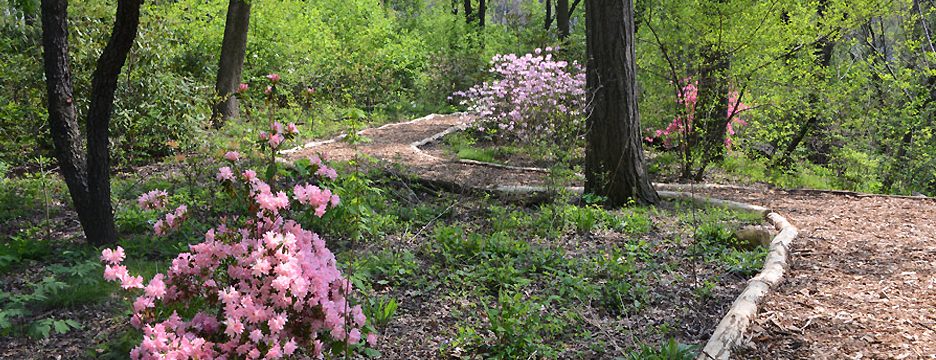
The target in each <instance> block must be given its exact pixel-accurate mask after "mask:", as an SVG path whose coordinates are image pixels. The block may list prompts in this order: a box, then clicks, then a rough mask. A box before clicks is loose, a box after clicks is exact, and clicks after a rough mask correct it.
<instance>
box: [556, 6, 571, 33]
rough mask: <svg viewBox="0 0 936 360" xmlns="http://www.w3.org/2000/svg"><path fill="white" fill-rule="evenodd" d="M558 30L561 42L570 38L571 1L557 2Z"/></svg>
mask: <svg viewBox="0 0 936 360" xmlns="http://www.w3.org/2000/svg"><path fill="white" fill-rule="evenodd" d="M556 30H558V32H559V40H563V41H564V40H565V39H566V38H568V37H569V0H556Z"/></svg>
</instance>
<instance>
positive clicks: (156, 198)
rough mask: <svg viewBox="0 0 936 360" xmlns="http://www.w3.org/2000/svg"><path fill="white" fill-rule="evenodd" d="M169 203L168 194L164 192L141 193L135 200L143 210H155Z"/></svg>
mask: <svg viewBox="0 0 936 360" xmlns="http://www.w3.org/2000/svg"><path fill="white" fill-rule="evenodd" d="M168 202H169V193H167V192H166V191H165V190H159V189H156V190H153V191H150V192H146V193H143V194H142V195H140V197H138V198H137V204H139V205H140V208H142V209H143V210H157V209H162V208H164V207H166V204H167V203H168Z"/></svg>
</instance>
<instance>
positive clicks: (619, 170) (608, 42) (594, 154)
mask: <svg viewBox="0 0 936 360" xmlns="http://www.w3.org/2000/svg"><path fill="white" fill-rule="evenodd" d="M633 10H634V6H633V3H632V0H587V2H586V4H585V29H586V33H587V41H586V43H587V51H588V66H587V81H586V82H587V86H588V91H589V93H590V94H591V96H593V98H592V108H591V109H590V110H591V111H590V113H589V116H588V120H587V126H588V133H587V135H586V137H587V146H586V151H585V191H586V192H587V193H593V194H596V195H601V196H606V197H607V198H608V203H609V205H611V206H619V205H623V204H626V203H627V201H628V200H629V199H634V200H637V201H638V202H640V203H644V204H652V203H657V202H659V200H660V198H659V195H657V193H656V190H654V189H653V186H652V185H651V184H650V178H649V176H648V175H647V168H646V164H645V163H644V158H643V148H642V147H641V142H640V116H639V113H638V111H637V74H636V73H637V66H636V62H635V60H636V59H635V53H634V12H633Z"/></svg>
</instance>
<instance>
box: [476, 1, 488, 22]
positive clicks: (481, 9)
mask: <svg viewBox="0 0 936 360" xmlns="http://www.w3.org/2000/svg"><path fill="white" fill-rule="evenodd" d="M486 17H487V1H486V0H479V1H478V27H479V28H481V29H484V20H485V18H486Z"/></svg>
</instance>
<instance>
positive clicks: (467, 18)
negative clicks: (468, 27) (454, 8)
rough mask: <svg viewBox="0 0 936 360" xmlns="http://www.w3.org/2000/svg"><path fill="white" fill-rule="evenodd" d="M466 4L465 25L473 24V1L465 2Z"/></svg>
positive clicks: (467, 0) (466, 0)
mask: <svg viewBox="0 0 936 360" xmlns="http://www.w3.org/2000/svg"><path fill="white" fill-rule="evenodd" d="M464 4H465V23H467V24H471V21H472V19H473V18H472V16H471V0H465V1H464Z"/></svg>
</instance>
